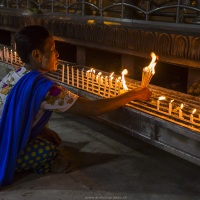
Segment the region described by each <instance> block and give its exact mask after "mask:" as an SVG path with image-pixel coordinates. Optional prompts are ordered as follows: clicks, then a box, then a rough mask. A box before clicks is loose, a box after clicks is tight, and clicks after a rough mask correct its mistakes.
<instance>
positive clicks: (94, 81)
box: [62, 65, 128, 97]
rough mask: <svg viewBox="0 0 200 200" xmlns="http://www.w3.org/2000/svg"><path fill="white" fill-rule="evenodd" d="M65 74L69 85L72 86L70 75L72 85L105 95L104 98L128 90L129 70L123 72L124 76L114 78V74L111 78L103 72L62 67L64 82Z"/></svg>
mask: <svg viewBox="0 0 200 200" xmlns="http://www.w3.org/2000/svg"><path fill="white" fill-rule="evenodd" d="M65 73H66V75H67V84H70V75H71V85H72V86H75V85H76V86H77V87H78V88H79V87H81V88H82V89H86V90H87V91H91V92H94V90H95V91H98V92H97V93H98V94H99V95H100V93H103V96H104V97H106V96H107V97H111V96H116V95H119V94H120V93H123V92H125V91H126V90H128V87H127V86H126V81H125V77H124V76H125V75H126V74H127V73H128V71H127V69H125V70H123V71H122V76H118V77H116V76H114V72H112V73H111V74H110V75H109V76H103V74H102V72H98V73H97V74H95V73H96V71H95V70H94V69H93V68H92V69H90V70H87V71H86V72H85V70H84V69H82V70H80V69H78V68H77V69H75V68H74V67H73V66H71V67H70V66H69V65H67V66H65V65H62V82H64V77H65Z"/></svg>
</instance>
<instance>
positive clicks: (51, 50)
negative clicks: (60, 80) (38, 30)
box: [42, 36, 59, 71]
mask: <svg viewBox="0 0 200 200" xmlns="http://www.w3.org/2000/svg"><path fill="white" fill-rule="evenodd" d="M58 57H59V54H58V52H57V50H56V48H55V41H54V39H53V37H52V36H49V37H48V38H47V39H46V40H45V45H44V51H43V53H42V70H44V71H56V70H57V65H58Z"/></svg>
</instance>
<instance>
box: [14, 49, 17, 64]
mask: <svg viewBox="0 0 200 200" xmlns="http://www.w3.org/2000/svg"><path fill="white" fill-rule="evenodd" d="M14 55H15V63H17V52H16V51H15V52H14Z"/></svg>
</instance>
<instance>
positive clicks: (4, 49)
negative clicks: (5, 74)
mask: <svg viewBox="0 0 200 200" xmlns="http://www.w3.org/2000/svg"><path fill="white" fill-rule="evenodd" d="M3 57H4V60H6V48H5V47H4V48H3Z"/></svg>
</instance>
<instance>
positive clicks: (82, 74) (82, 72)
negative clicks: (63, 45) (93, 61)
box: [81, 69, 84, 89]
mask: <svg viewBox="0 0 200 200" xmlns="http://www.w3.org/2000/svg"><path fill="white" fill-rule="evenodd" d="M81 76H82V89H84V69H82V71H81Z"/></svg>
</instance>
